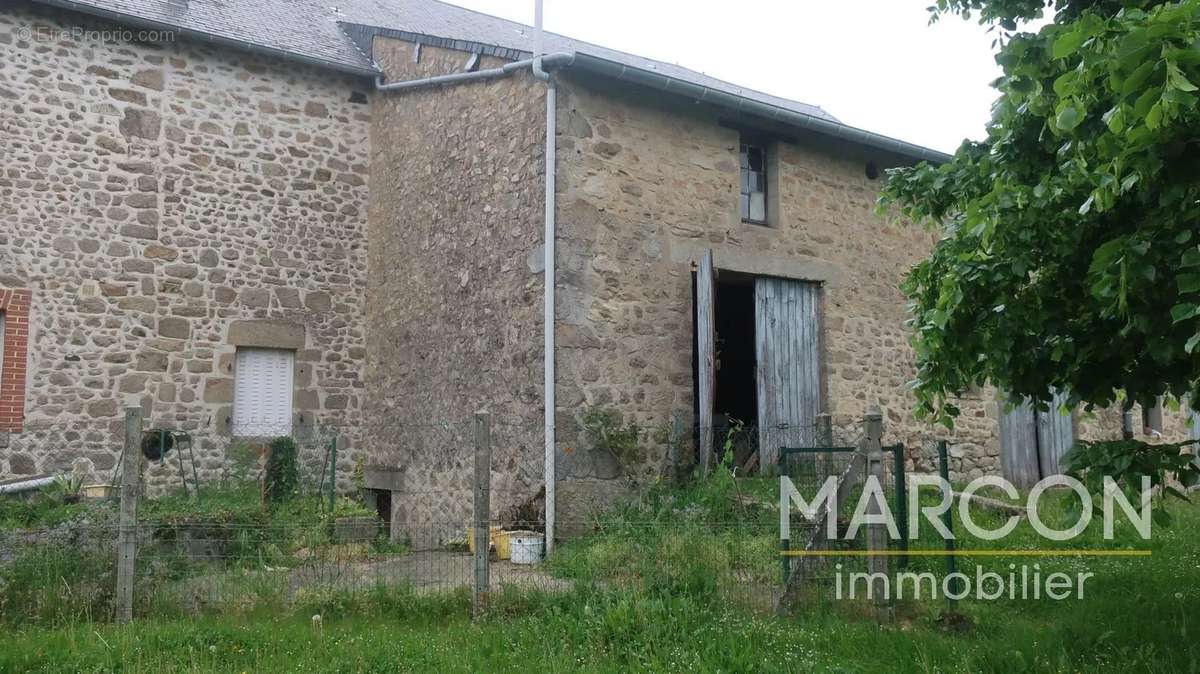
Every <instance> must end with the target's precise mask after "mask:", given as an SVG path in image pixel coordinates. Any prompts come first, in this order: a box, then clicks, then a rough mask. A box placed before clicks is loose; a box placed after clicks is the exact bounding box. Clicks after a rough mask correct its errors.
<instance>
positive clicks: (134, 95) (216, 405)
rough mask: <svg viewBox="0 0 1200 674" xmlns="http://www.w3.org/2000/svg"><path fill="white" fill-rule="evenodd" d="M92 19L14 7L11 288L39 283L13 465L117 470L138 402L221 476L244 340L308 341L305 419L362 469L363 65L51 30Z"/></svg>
mask: <svg viewBox="0 0 1200 674" xmlns="http://www.w3.org/2000/svg"><path fill="white" fill-rule="evenodd" d="M78 25H85V26H88V27H93V28H98V29H99V28H103V27H104V24H103V23H100V22H98V21H97V20H95V19H92V18H89V17H85V16H83V15H77V14H72V13H64V12H58V11H47V10H42V9H34V8H33V7H31V6H29V5H25V4H23V3H18V4H17V5H16V6H15V7H12V6H9V7H6V8H5V9H4V11H2V12H0V147H2V148H3V155H4V162H3V167H0V218H2V219H3V227H0V289H9V290H14V291H18V292H28V293H29V295H30V306H29V316H30V323H29V331H28V347H29V348H28V350H29V353H28V377H27V382H26V391H24V404H23V405H22V412H23V418H21V419H19V420H17V423H8V424H6V428H4V429H0V432H4V431H7V433H8V436H7V437H6V438H5V439H4V440H3V441H0V447H3V446H5V445H6V447H7V448H6V449H4V450H3V451H0V475H9V476H20V475H24V474H30V473H35V472H42V471H48V470H52V469H55V468H61V467H63V466H64V465H70V464H71V463H72V462H75V461H77V460H79V459H83V460H84V461H85V464H86V465H84V466H83V469H84V470H85V471H87V472H91V473H93V474H94V477H95V478H97V479H105V478H106V477H107V475H108V474H109V472H110V471H111V469H112V468H113V466H114V463H115V460H116V451H118V450H119V449H120V443H119V442H117V443H115V444H113V443H110V442H108V439H109V436H110V435H113V434H116V435H119V433H120V424H121V423H122V415H123V408H124V407H125V406H126V405H128V404H133V405H140V406H141V407H142V409H143V412H144V414H145V416H146V418H147V419H149V420H150V424H151V425H155V426H162V427H170V428H178V429H183V430H187V431H190V432H192V433H193V434H194V435H195V438H196V450H197V451H198V452H199V456H198V461H199V468H200V473H201V479H202V480H204V479H206V478H208V479H211V478H213V477H214V476H215V475H216V474H218V472H219V471H220V469H221V468H222V464H223V461H224V455H223V452H224V449H225V448H226V447H227V446H228V434H229V418H230V415H231V403H232V394H233V376H234V373H233V367H234V354H235V351H236V349H237V347H238V345H239V344H241V345H244V346H278V347H280V348H289V349H294V350H295V353H296V358H295V372H294V407H295V409H294V419H293V421H294V423H295V424H300V425H304V424H308V425H314V424H315V425H317V426H329V427H333V428H336V429H337V431H336V433H338V434H341V435H342V436H343V444H344V445H346V446H347V447H346V450H347V451H345V452H343V453H342V458H343V468H344V470H343V471H342V472H343V473H345V474H347V475H348V474H349V473H350V470H351V467H352V463H353V461H354V459H355V457H354V453H353V451H352V447H351V445H353V444H355V443H356V442H357V434H358V431H357V427H358V424H359V409H360V406H361V403H362V379H361V364H362V362H363V357H364V349H365V332H364V324H363V301H364V283H365V275H366V239H365V234H366V202H367V156H368V147H369V139H368V121H369V118H368V106H366V105H362V104H358V103H354V102H351V97H352V95H354V94H355V93H356V92H358V95H357V96H355V100H360V99H361V97H362V91H361V90H362V89H363V86H362V84H363V83H362V82H361V81H358V80H355V79H354V78H351V77H349V76H341V75H337V74H332V73H330V72H325V71H321V70H317V69H313V68H308V67H301V66H297V65H296V64H294V63H285V62H283V61H279V60H276V59H271V58H266V57H259V56H254V55H251V54H248V53H242V52H238V51H235V50H230V49H227V48H220V49H219V48H214V47H212V46H208V45H204V44H199V43H196V42H194V41H189V40H182V39H180V40H177V41H171V42H165V43H161V44H146V43H128V42H115V41H89V40H86V39H84V40H81V41H76V40H74V39H72V38H71V37H70V36H69V35H61V34H58V33H56V32H55V31H61V30H66V29H68V28H69V27H71V26H78ZM37 26H41V27H43V29H44V30H43V31H42V32H41V34H43V35H44V34H52V35H55V39H53V40H52V41H47V42H42V41H38V39H36V36H37V35H38V34H39V33H38V32H35V31H31V30H30V28H31V27H37ZM363 100H365V99H363ZM0 292H2V290H0ZM63 429H69V430H68V431H67V433H68V435H64V433H63ZM51 430H54V431H55V432H51ZM89 434H90V436H97V434H99V435H98V436H97V437H99V436H102V437H101V439H100V440H97V441H94V442H89V440H88V437H89ZM156 471H157V472H156ZM162 472H163V471H161V470H158V469H155V468H153V467H152V469H151V479H152V480H157V481H160V482H161V481H164V480H166V479H167V477H168V475H164V474H161V473H162Z"/></svg>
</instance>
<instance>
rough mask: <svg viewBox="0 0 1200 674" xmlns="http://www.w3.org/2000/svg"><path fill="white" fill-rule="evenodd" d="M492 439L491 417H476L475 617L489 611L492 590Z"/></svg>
mask: <svg viewBox="0 0 1200 674" xmlns="http://www.w3.org/2000/svg"><path fill="white" fill-rule="evenodd" d="M491 482H492V437H491V415H489V414H488V413H487V412H477V413H476V414H475V517H474V518H473V519H474V523H473V525H472V532H471V535H472V536H474V537H475V583H474V586H473V588H472V592H471V613H472V615H473V616H475V617H479V616H480V615H482V614H483V612H484V609H486V608H487V596H488V589H489V585H490V582H489V580H490V579H489V576H488V571H489V569H488V553H489V551H488V543H489V539H490V538H491V491H492V488H491Z"/></svg>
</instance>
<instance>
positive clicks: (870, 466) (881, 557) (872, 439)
mask: <svg viewBox="0 0 1200 674" xmlns="http://www.w3.org/2000/svg"><path fill="white" fill-rule="evenodd" d="M863 433H864V436H863V447H862V448H863V453H864V454H866V459H867V475H868V476H870V478H871V479H873V480H875V481H876V484H877V485H879V487H880V488H882V486H883V479H884V469H883V446H882V438H883V414H881V413H880V411H879V407H878V406H876V405H872V406H871V409H870V410H868V411H867V416H866V417H864V419H863ZM883 508H884V504H883V503H882V502H880V500H879V499H871V502H870V503H869V504H868V506H867V514H868V515H881V514H882V513H883ZM887 537H888V531H887V526H886V525H884V524H870V525H868V526H867V572H868V573H869V574H870V578H871V580H870V584H871V592H870V596H871V601H872V603H873V605H874V609H875V619H876V620H878V621H880V622H890V621H891V620H892V603H891V596H890V594H891V593H890V592H889V590H890V587H889V586H890V584H891V583H890V580H889V578H888V558H887V548H888V544H887ZM880 552H882V553H883V554H877V553H880Z"/></svg>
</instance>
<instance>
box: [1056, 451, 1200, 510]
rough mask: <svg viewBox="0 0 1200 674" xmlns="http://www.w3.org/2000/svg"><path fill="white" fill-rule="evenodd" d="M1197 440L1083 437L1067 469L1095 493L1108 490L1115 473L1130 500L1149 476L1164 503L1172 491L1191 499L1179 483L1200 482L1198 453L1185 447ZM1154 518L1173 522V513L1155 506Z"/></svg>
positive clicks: (1068, 456)
mask: <svg viewBox="0 0 1200 674" xmlns="http://www.w3.org/2000/svg"><path fill="white" fill-rule="evenodd" d="M1193 444H1195V441H1192V440H1189V441H1187V442H1178V443H1167V444H1161V445H1148V444H1146V443H1144V442H1138V441H1136V440H1117V441H1111V442H1088V441H1085V440H1080V441H1079V442H1077V443H1076V444H1075V446H1074V447H1072V448H1071V450H1070V451H1068V452H1067V453H1066V454H1065V455H1064V456H1063V469H1064V470H1066V472H1067V473H1068V474H1070V475H1071V476H1072V477H1074V478H1076V479H1078V480H1079V481H1081V482H1083V484H1084V486H1085V487H1087V489H1088V491H1089V492H1091V493H1093V494H1102V493H1104V478H1105V477H1111V478H1112V479H1113V480H1114V481H1115V482H1116V483H1117V486H1118V487H1119V488H1120V489H1121V490H1122V491H1123V492H1124V493H1125V496H1126V498H1127V499H1128V500H1129V502H1130V503H1134V504H1136V503H1139V502H1140V498H1141V485H1142V478H1143V477H1148V478H1150V486H1151V487H1152V488H1155V489H1158V490H1159V501H1160V505H1161V502H1162V500H1164V499H1165V498H1166V497H1167V496H1168V495H1169V496H1173V497H1175V498H1178V499H1181V500H1184V501H1189V500H1191V499H1189V498H1188V496H1187V494H1185V493H1184V492H1183V491H1181V490H1180V489H1179V487H1185V488H1186V487H1191V486H1193V485H1196V484H1200V466H1197V465H1196V462H1195V457H1193V456H1192V455H1191V454H1185V453H1183V451H1182V450H1183V449H1184V448H1185V447H1187V446H1190V445H1193ZM1168 476H1173V477H1174V480H1173V481H1172V480H1169V479H1168ZM1176 485H1178V486H1176ZM1093 506H1094V507H1095V508H1096V509H1097V510H1099V509H1100V506H1101V504H1100V503H1096V502H1093ZM1154 518H1155V523H1157V524H1162V525H1169V524H1170V521H1171V514H1170V511H1169V510H1167V509H1166V508H1162V507H1160V508H1156V509H1155V510H1154Z"/></svg>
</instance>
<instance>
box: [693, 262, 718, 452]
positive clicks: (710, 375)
mask: <svg viewBox="0 0 1200 674" xmlns="http://www.w3.org/2000/svg"><path fill="white" fill-rule="evenodd" d="M716 284H717V281H716V271H715V270H714V269H713V254H712V251H711V250H709V251H706V252H705V253H704V257H702V258H700V266H699V268H698V269H697V270H696V359H697V363H698V369H699V372H698V377H697V378H698V379H699V381H698V382H697V389H698V390H697V393H696V395H697V398H698V399H699V405H700V410H699V412H700V415H699V416H700V419H699V424H700V429H699V430H700V471H701V473H702V474H704V475H707V474H708V467H709V465H710V464H711V463H712V457H713V406H714V405H715V403H716V383H717V372H716V366H715V364H716V351H717V345H716V320H715V318H716V300H715V297H716V290H717V289H716Z"/></svg>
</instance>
